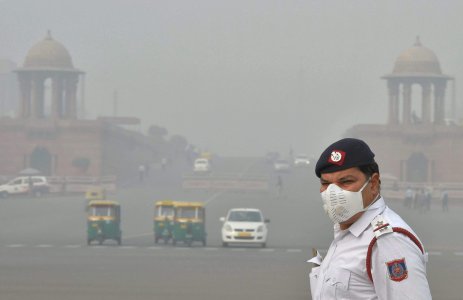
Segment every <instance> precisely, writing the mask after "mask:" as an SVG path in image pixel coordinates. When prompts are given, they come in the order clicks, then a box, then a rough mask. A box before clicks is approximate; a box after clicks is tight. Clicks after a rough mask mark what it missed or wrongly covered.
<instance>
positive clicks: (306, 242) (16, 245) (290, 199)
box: [0, 158, 463, 300]
mask: <svg viewBox="0 0 463 300" xmlns="http://www.w3.org/2000/svg"><path fill="white" fill-rule="evenodd" d="M222 172H223V173H228V174H230V173H234V174H238V175H239V176H241V175H243V176H245V175H246V174H260V175H261V176H269V177H270V180H271V182H272V185H271V190H270V191H269V192H268V193H262V192H247V193H246V192H227V191H184V190H182V189H181V188H180V183H181V180H180V179H179V178H180V175H181V174H182V172H181V170H177V169H172V170H169V169H168V170H166V171H165V172H161V171H160V170H153V171H152V173H151V175H150V178H148V179H147V180H146V181H145V182H143V183H136V182H133V183H131V184H128V185H126V186H124V188H121V189H119V190H118V191H117V192H116V193H115V194H113V195H110V198H111V199H114V200H118V201H119V202H120V203H121V207H122V216H123V223H122V229H123V243H122V246H117V245H116V244H115V243H112V242H106V243H105V244H104V245H103V246H96V245H95V246H87V245H86V235H85V234H86V219H85V211H84V207H85V200H84V199H83V195H74V196H49V197H44V198H40V199H37V198H27V197H25V198H8V199H2V201H0V237H1V239H0V270H1V271H0V298H1V299H2V300H13V299H14V300H16V299H32V298H34V299H85V298H88V299H112V300H115V299H167V300H169V299H172V300H180V299H185V298H187V299H191V300H195V299H202V300H204V299H206V300H208V299H234V300H239V299H250V298H251V299H252V298H254V299H269V300H272V299H275V300H276V299H278V300H281V299H295V300H299V299H301V300H302V299H310V296H309V293H308V284H307V273H308V268H309V266H308V264H307V263H306V262H305V261H306V260H307V259H309V258H310V256H311V254H310V253H311V248H312V247H316V248H318V249H321V250H322V251H324V250H325V251H326V249H327V248H328V246H329V244H330V241H331V238H332V233H331V228H332V225H331V224H330V221H329V220H328V218H327V217H326V216H325V215H324V213H323V211H322V208H321V203H320V202H321V199H320V196H319V193H318V182H317V178H315V176H314V175H313V170H312V169H311V168H310V167H309V168H307V169H304V168H300V169H294V170H292V172H291V173H289V174H285V175H283V182H284V192H283V195H282V196H281V197H278V196H276V190H275V187H274V183H275V182H276V181H275V175H274V174H273V172H272V170H271V167H270V166H268V165H266V164H265V162H264V161H263V159H257V158H224V159H221V160H219V161H218V162H217V163H216V164H215V165H214V172H213V173H212V174H211V176H215V174H219V173H222ZM161 199H174V200H184V201H207V203H208V204H207V222H206V225H207V232H208V239H207V242H208V244H207V246H206V247H202V246H201V245H199V244H197V245H194V246H193V247H192V248H189V247H185V246H182V245H180V246H178V247H173V246H171V245H163V244H160V245H154V243H153V234H152V217H153V203H154V201H155V200H161ZM389 204H390V206H391V207H393V209H395V210H396V211H398V212H399V213H400V214H402V215H403V216H404V218H405V219H406V220H407V221H408V222H409V223H410V224H411V225H412V226H413V227H414V229H415V230H416V231H417V233H418V234H419V235H420V237H421V239H422V240H423V242H424V244H425V247H426V248H427V250H428V252H429V257H430V261H429V264H428V275H429V280H430V284H431V291H432V294H433V297H434V299H462V296H461V285H459V282H460V281H461V280H460V278H462V276H463V239H462V237H461V232H460V228H459V225H461V215H462V213H463V208H462V207H461V206H457V207H451V211H450V212H449V213H442V212H441V211H440V210H439V207H438V206H437V205H436V206H433V207H432V210H431V212H428V213H426V214H420V213H419V212H417V211H412V210H405V209H404V208H403V207H402V205H401V203H394V202H391V203H389ZM232 207H257V208H260V209H262V210H263V212H264V214H265V217H266V218H269V219H270V224H269V231H270V237H269V241H268V246H267V248H259V247H252V246H249V247H229V248H222V247H221V240H220V226H221V222H220V221H219V218H220V217H221V216H224V215H225V213H226V212H227V210H228V209H229V208H232Z"/></svg>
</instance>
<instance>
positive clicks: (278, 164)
mask: <svg viewBox="0 0 463 300" xmlns="http://www.w3.org/2000/svg"><path fill="white" fill-rule="evenodd" d="M273 168H274V169H275V171H277V172H289V170H290V169H291V165H290V164H289V162H288V161H287V160H285V159H278V160H277V161H275V163H274V164H273Z"/></svg>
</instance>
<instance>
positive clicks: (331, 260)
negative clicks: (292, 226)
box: [310, 198, 432, 300]
mask: <svg viewBox="0 0 463 300" xmlns="http://www.w3.org/2000/svg"><path fill="white" fill-rule="evenodd" d="M379 214H381V215H382V216H383V218H384V219H385V220H386V221H387V222H388V223H389V224H390V225H392V227H402V228H404V229H406V230H408V231H410V232H411V233H412V234H414V235H415V236H416V234H415V233H414V232H413V231H412V229H411V228H410V227H409V226H408V225H407V224H406V223H405V221H404V220H402V218H401V217H400V216H399V215H397V214H396V213H395V212H394V211H392V210H391V209H389V208H388V207H387V206H386V204H385V202H384V199H383V198H380V199H378V200H377V201H376V202H375V203H373V205H372V206H370V207H369V208H368V210H367V211H366V212H365V213H363V215H362V216H361V217H360V219H358V220H357V221H356V222H355V223H354V224H352V225H351V226H350V227H349V228H348V229H346V230H340V229H339V224H335V226H334V240H333V242H332V243H331V245H330V248H329V249H328V252H327V254H326V257H325V258H324V259H323V262H322V263H321V265H320V267H315V268H312V272H311V273H310V284H311V291H312V299H316V300H328V299H356V300H357V299H358V300H360V299H381V300H383V299H420V300H426V299H432V297H431V292H430V290H429V285H428V281H427V278H426V261H427V255H426V254H422V252H421V250H420V249H419V248H418V247H417V246H416V244H415V243H414V242H413V241H412V240H411V239H410V238H408V237H407V236H406V235H404V234H402V233H396V232H393V233H388V234H384V235H382V236H380V237H379V238H378V240H377V242H376V245H375V246H374V248H373V254H372V258H371V265H372V275H373V282H371V280H370V278H369V277H368V274H367V270H366V266H365V261H366V256H367V250H368V245H369V244H370V242H371V240H372V239H373V237H374V233H373V228H372V226H371V224H370V223H371V222H372V221H373V219H374V218H375V217H376V216H377V215H379ZM402 259H405V260H404V261H405V265H402V267H403V266H405V270H406V272H407V273H408V274H407V277H406V278H405V279H402V280H400V281H397V280H396V281H395V280H393V279H391V278H394V274H393V275H392V277H391V266H392V264H393V262H394V261H395V260H399V261H402ZM388 263H389V264H388ZM395 279H397V278H395Z"/></svg>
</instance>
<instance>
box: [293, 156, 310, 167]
mask: <svg viewBox="0 0 463 300" xmlns="http://www.w3.org/2000/svg"><path fill="white" fill-rule="evenodd" d="M309 164H310V159H309V157H308V156H307V155H305V154H298V155H296V158H294V165H295V166H296V167H304V166H308V165H309Z"/></svg>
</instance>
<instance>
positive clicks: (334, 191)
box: [320, 178, 371, 223]
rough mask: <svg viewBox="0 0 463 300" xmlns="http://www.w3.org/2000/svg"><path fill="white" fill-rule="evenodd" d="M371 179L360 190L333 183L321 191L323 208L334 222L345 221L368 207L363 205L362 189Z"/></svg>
mask: <svg viewBox="0 0 463 300" xmlns="http://www.w3.org/2000/svg"><path fill="white" fill-rule="evenodd" d="M370 180H371V178H368V180H367V181H366V182H365V184H364V185H363V186H362V188H361V189H360V190H359V191H358V192H351V191H346V190H343V189H341V188H340V187H339V186H337V185H336V184H334V183H332V184H330V185H329V186H328V188H327V189H326V190H324V191H323V192H321V193H320V194H321V196H322V200H323V209H324V210H325V212H326V214H327V215H328V217H330V219H331V220H332V221H333V222H334V223H342V222H345V221H347V220H349V219H350V218H352V216H354V215H355V214H356V213H359V212H361V211H364V210H366V209H367V208H364V207H363V196H362V191H363V189H364V188H365V187H366V186H367V184H368V183H369V182H370Z"/></svg>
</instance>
